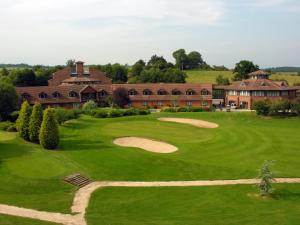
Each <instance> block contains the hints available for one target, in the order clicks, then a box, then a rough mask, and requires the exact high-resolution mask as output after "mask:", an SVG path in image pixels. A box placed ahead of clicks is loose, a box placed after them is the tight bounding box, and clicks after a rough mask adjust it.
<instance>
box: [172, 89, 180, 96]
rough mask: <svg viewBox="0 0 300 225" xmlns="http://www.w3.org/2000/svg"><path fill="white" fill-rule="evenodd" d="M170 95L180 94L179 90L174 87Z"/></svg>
mask: <svg viewBox="0 0 300 225" xmlns="http://www.w3.org/2000/svg"><path fill="white" fill-rule="evenodd" d="M172 95H181V91H179V90H177V89H174V90H172Z"/></svg>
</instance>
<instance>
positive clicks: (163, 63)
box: [147, 55, 169, 70]
mask: <svg viewBox="0 0 300 225" xmlns="http://www.w3.org/2000/svg"><path fill="white" fill-rule="evenodd" d="M168 66H169V64H168V62H167V60H166V59H165V58H164V57H163V56H157V55H153V56H152V57H151V59H150V60H149V62H148V63H147V68H148V69H149V68H158V69H160V70H163V69H166V68H168Z"/></svg>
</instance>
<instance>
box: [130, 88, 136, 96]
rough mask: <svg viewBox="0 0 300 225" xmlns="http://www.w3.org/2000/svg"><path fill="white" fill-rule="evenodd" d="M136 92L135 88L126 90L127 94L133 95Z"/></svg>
mask: <svg viewBox="0 0 300 225" xmlns="http://www.w3.org/2000/svg"><path fill="white" fill-rule="evenodd" d="M136 94H137V91H136V90H135V89H131V90H129V91H128V95H129V96H135V95H136Z"/></svg>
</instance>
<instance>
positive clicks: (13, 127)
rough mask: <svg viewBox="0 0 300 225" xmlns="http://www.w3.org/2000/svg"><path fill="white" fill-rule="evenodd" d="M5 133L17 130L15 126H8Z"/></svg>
mask: <svg viewBox="0 0 300 225" xmlns="http://www.w3.org/2000/svg"><path fill="white" fill-rule="evenodd" d="M6 131H7V132H17V128H16V124H14V123H13V124H11V125H10V126H8V127H7V128H6Z"/></svg>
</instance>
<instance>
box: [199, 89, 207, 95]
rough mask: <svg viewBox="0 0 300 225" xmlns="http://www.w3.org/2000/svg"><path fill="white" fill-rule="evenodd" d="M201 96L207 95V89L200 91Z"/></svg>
mask: <svg viewBox="0 0 300 225" xmlns="http://www.w3.org/2000/svg"><path fill="white" fill-rule="evenodd" d="M201 95H209V91H208V90H207V89H202V90H201Z"/></svg>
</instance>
